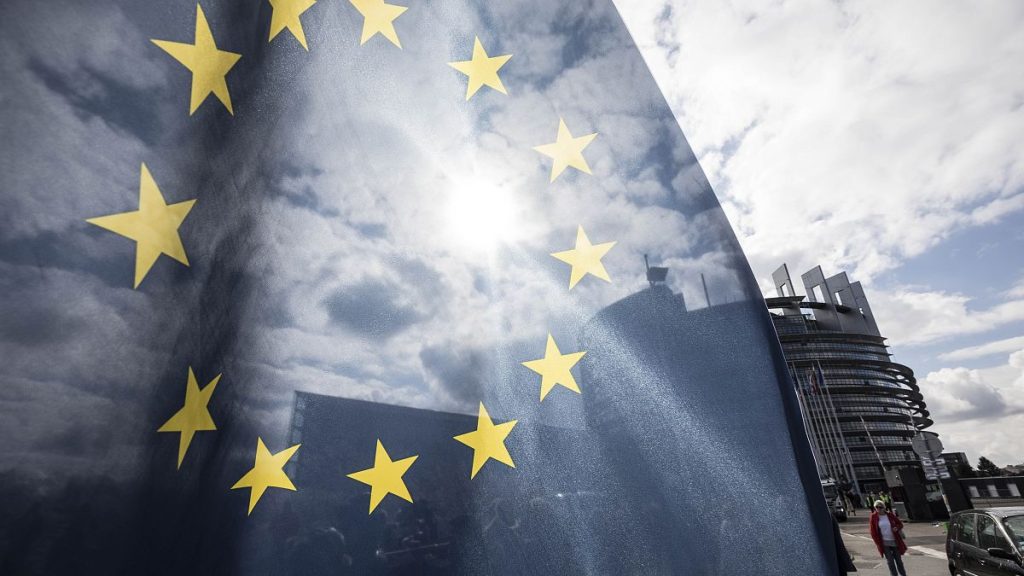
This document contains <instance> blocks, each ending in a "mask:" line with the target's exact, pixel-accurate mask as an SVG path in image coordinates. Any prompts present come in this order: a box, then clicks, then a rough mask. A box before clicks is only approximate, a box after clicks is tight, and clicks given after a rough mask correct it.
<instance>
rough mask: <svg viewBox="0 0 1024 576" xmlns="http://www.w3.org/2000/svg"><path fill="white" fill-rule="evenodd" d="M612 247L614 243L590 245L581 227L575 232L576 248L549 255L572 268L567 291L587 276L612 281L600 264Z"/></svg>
mask: <svg viewBox="0 0 1024 576" xmlns="http://www.w3.org/2000/svg"><path fill="white" fill-rule="evenodd" d="M612 246H615V242H605V243H604V244H597V245H594V244H591V243H590V239H589V238H587V233H586V232H584V231H583V226H580V227H579V229H578V230H576V248H574V249H573V250H565V251H564V252H553V253H552V254H551V255H552V256H554V257H555V258H558V259H559V260H561V261H562V262H565V263H566V264H569V265H571V266H572V272H571V273H570V274H569V290H572V288H573V286H575V285H576V284H577V283H578V282H579V281H580V280H582V279H583V277H584V276H586V275H587V274H592V275H594V276H597V277H598V278H600V279H602V280H604V281H605V282H611V281H612V279H611V278H609V277H608V271H607V270H605V269H604V264H602V263H601V258H603V257H604V255H605V254H607V253H608V251H609V250H611V249H612Z"/></svg>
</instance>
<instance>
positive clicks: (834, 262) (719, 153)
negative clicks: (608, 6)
mask: <svg viewBox="0 0 1024 576" xmlns="http://www.w3.org/2000/svg"><path fill="white" fill-rule="evenodd" d="M618 4H619V8H620V11H621V13H622V15H623V18H624V19H625V21H626V23H627V24H628V25H629V27H630V29H631V31H632V33H633V36H634V38H635V39H637V41H638V43H639V44H640V47H641V49H642V51H643V53H644V56H645V58H646V59H647V62H648V64H649V65H650V67H651V69H652V71H653V72H654V74H655V77H656V78H657V79H658V81H659V84H660V85H661V87H662V89H663V91H664V92H665V95H666V97H667V99H668V100H669V102H670V104H671V106H672V107H673V109H674V110H675V112H676V115H677V116H678V117H679V120H680V122H681V124H682V125H683V128H684V130H685V131H686V134H687V137H688V138H689V140H690V142H691V144H692V145H693V147H694V149H695V151H696V152H697V154H698V156H699V157H700V159H701V162H702V165H703V166H704V169H705V170H706V171H707V172H708V175H709V178H710V179H711V182H712V184H713V185H714V186H715V190H716V192H717V193H718V194H719V197H720V198H721V199H722V201H723V204H725V206H726V210H727V213H728V215H729V217H730V219H731V220H732V222H733V224H734V225H735V226H736V228H737V234H738V235H739V236H740V240H741V242H742V244H743V246H744V248H745V250H746V253H747V255H748V257H749V258H750V259H751V264H752V266H753V268H754V270H755V272H757V273H759V274H762V275H763V274H766V273H768V272H770V271H771V270H773V269H774V268H775V267H776V266H777V265H778V263H779V262H780V261H782V260H781V258H782V257H786V258H788V261H789V263H790V264H791V265H793V266H794V269H801V270H803V269H807V268H810V267H811V266H813V265H814V264H818V263H820V264H822V265H823V266H825V267H826V268H828V269H847V270H848V271H850V272H851V273H852V275H853V276H854V277H857V278H859V279H861V280H863V281H865V282H870V280H871V278H872V277H873V276H875V275H877V274H878V273H880V272H883V271H885V270H889V269H892V268H895V267H898V266H899V264H900V263H901V262H902V261H904V260H905V259H907V258H909V257H912V256H914V255H917V254H920V253H922V252H924V251H926V250H927V249H929V248H930V247H932V246H934V245H936V244H937V243H938V242H940V241H942V240H943V239H944V238H946V237H948V236H949V235H950V233H952V232H953V231H954V230H957V229H960V228H963V227H967V226H976V225H983V224H989V223H992V222H994V221H996V220H998V219H999V218H1000V217H1001V216H1003V215H1005V214H1007V213H1010V212H1013V211H1019V210H1020V209H1021V208H1022V207H1024V195H1022V186H1024V141H1022V140H1021V139H1020V138H1019V137H1018V135H1019V134H1020V133H1022V132H1024V107H1021V106H1020V95H1021V94H1022V93H1024V76H1022V75H1020V74H1013V73H1008V71H1012V70H1016V69H1017V68H1018V67H1019V66H1018V63H1019V62H1021V61H1024V27H1022V26H1021V22H1022V20H1024V4H1019V3H1013V2H988V3H985V4H984V8H979V7H978V6H975V5H967V4H943V5H941V6H937V5H935V4H934V3H931V2H924V1H918V2H899V3H872V4H850V3H835V2H826V1H824V0H802V1H797V2H786V3H763V2H747V1H737V2H687V1H683V2H665V1H654V0H650V1H646V2H625V1H620V2H619V3H618ZM794 247H799V248H797V249H796V250H794Z"/></svg>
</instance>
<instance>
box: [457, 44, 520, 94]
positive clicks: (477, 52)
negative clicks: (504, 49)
mask: <svg viewBox="0 0 1024 576" xmlns="http://www.w3.org/2000/svg"><path fill="white" fill-rule="evenodd" d="M509 58H512V55H511V54H505V55H503V56H488V55H487V52H486V51H485V50H484V47H483V44H480V38H478V37H475V36H474V37H473V59H472V60H463V61H461V62H449V63H448V65H449V66H451V67H452V68H455V69H456V70H458V71H459V72H462V73H463V74H465V75H466V76H469V84H468V85H467V86H466V100H469V99H470V98H471V97H472V96H473V94H476V91H477V90H479V89H480V87H481V86H483V85H484V84H486V85H488V86H490V87H491V88H494V89H495V90H497V91H498V92H501V93H502V94H506V95H507V94H508V92H506V91H505V85H504V84H502V83H501V78H499V77H498V70H500V69H501V67H502V66H504V65H505V63H506V62H508V61H509Z"/></svg>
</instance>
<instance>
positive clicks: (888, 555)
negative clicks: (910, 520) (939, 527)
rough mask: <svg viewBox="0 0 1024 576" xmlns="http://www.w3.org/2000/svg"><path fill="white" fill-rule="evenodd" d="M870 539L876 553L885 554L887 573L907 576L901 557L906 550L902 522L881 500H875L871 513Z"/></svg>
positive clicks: (894, 575)
mask: <svg viewBox="0 0 1024 576" xmlns="http://www.w3.org/2000/svg"><path fill="white" fill-rule="evenodd" d="M871 539H872V540H874V541H875V546H876V547H878V554H879V555H881V556H885V561H886V562H887V563H888V564H889V574H890V575H891V576H907V571H906V569H905V568H903V558H901V556H903V555H904V554H906V552H907V544H906V543H905V542H903V522H900V519H899V517H897V516H896V515H895V514H893V513H892V512H887V511H886V510H885V502H882V501H881V500H876V501H875V511H874V512H872V513H871Z"/></svg>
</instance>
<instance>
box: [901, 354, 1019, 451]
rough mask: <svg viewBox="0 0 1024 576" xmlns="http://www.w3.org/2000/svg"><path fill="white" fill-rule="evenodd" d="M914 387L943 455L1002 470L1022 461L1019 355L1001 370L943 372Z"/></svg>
mask: <svg viewBox="0 0 1024 576" xmlns="http://www.w3.org/2000/svg"><path fill="white" fill-rule="evenodd" d="M919 383H920V385H921V391H922V392H923V393H924V395H925V398H926V400H927V402H928V409H929V410H930V411H931V413H932V418H933V419H934V420H935V422H936V425H935V426H934V428H933V431H935V432H938V433H939V434H940V435H941V436H942V438H943V442H944V443H945V445H946V449H947V450H950V451H966V452H968V453H969V454H970V456H971V458H972V460H977V458H978V457H979V456H986V457H988V458H990V459H992V460H993V461H994V462H997V463H999V464H1002V465H1006V464H1014V463H1018V462H1021V461H1024V451H1022V447H1021V443H1020V431H1021V430H1024V350H1019V351H1017V352H1014V353H1013V354H1010V355H1009V356H1008V358H1007V361H1006V363H1005V364H1003V365H1000V366H996V367H993V368H986V369H981V370H969V369H967V368H962V367H957V368H943V369H941V370H937V371H935V372H931V373H929V374H928V375H927V376H925V377H924V378H922V379H921V380H920V382H919Z"/></svg>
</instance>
